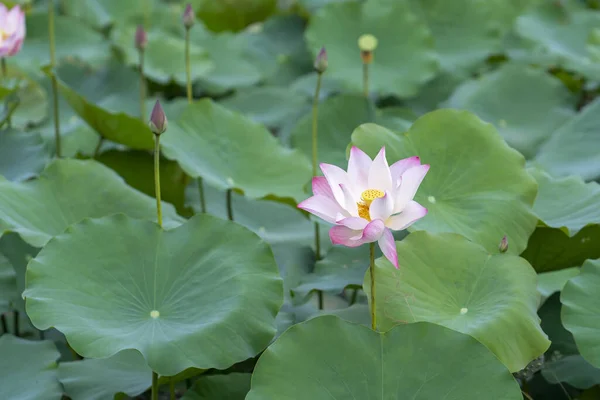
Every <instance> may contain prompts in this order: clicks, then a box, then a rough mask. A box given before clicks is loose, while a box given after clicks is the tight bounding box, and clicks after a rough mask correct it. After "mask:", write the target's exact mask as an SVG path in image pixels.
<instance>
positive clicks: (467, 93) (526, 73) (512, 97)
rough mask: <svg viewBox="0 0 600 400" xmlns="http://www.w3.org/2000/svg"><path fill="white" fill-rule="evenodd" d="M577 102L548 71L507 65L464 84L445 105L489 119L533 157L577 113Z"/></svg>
mask: <svg viewBox="0 0 600 400" xmlns="http://www.w3.org/2000/svg"><path fill="white" fill-rule="evenodd" d="M575 101H576V100H575V98H574V96H573V95H572V94H571V93H570V92H569V90H568V89H567V88H566V87H565V86H564V85H563V84H562V82H561V81H560V80H558V79H557V78H554V77H552V76H551V75H548V74H547V73H546V72H545V71H542V70H538V69H534V68H531V67H528V66H524V65H516V64H506V65H505V66H503V67H501V68H500V69H499V70H496V71H494V72H491V73H489V74H485V75H483V76H481V77H479V78H478V79H476V80H470V81H467V82H465V83H464V84H462V85H461V86H460V87H459V88H458V89H457V90H456V91H455V92H454V94H453V95H452V97H450V99H449V100H448V101H447V102H446V105H447V106H449V107H452V108H461V109H466V110H469V111H471V112H473V113H475V114H477V116H479V118H481V119H483V120H484V121H487V122H490V123H491V124H493V125H494V126H495V127H496V128H497V129H498V131H499V132H500V134H501V135H502V136H503V137H504V139H505V140H506V142H507V143H508V144H509V145H510V146H511V147H513V148H515V149H517V150H519V151H520V152H521V153H522V154H523V155H524V156H525V157H526V158H531V157H533V156H535V154H536V153H537V149H538V148H539V146H540V144H541V143H542V142H544V141H545V140H547V139H548V138H549V137H550V135H551V134H552V132H553V131H554V130H555V129H556V127H557V126H560V125H562V124H563V123H564V122H566V121H567V120H568V119H569V118H570V117H572V116H573V115H575Z"/></svg>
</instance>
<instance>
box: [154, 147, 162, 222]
mask: <svg viewBox="0 0 600 400" xmlns="http://www.w3.org/2000/svg"><path fill="white" fill-rule="evenodd" d="M154 192H155V196H156V214H157V218H158V225H159V226H160V227H161V228H162V226H163V224H162V204H161V202H160V135H154Z"/></svg>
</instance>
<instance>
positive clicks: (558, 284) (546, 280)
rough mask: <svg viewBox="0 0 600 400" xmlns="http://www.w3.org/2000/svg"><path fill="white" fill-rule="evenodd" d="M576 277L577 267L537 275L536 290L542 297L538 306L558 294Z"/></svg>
mask: <svg viewBox="0 0 600 400" xmlns="http://www.w3.org/2000/svg"><path fill="white" fill-rule="evenodd" d="M577 275H579V268H577V267H573V268H566V269H561V270H559V271H550V272H542V273H541V274H538V282H537V290H538V292H539V293H540V295H541V296H542V298H541V301H540V304H542V303H544V302H545V301H546V299H547V298H548V297H550V296H552V295H553V294H554V293H557V292H560V291H561V290H562V289H563V287H564V286H565V285H566V284H567V282H568V281H569V279H571V278H573V277H574V276H577Z"/></svg>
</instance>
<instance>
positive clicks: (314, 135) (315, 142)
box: [312, 72, 323, 309]
mask: <svg viewBox="0 0 600 400" xmlns="http://www.w3.org/2000/svg"><path fill="white" fill-rule="evenodd" d="M322 77H323V73H322V72H318V73H317V87H316V88H315V96H314V98H313V104H312V175H313V176H317V173H318V171H317V159H318V157H317V152H318V135H317V133H318V125H319V124H318V115H319V93H320V92H321V79H322ZM319 236H320V235H319V224H317V223H316V222H315V255H316V259H317V261H318V260H320V259H321V241H320V237H319ZM322 303H323V293H322V292H320V291H319V304H320V306H319V309H322V308H323V307H322Z"/></svg>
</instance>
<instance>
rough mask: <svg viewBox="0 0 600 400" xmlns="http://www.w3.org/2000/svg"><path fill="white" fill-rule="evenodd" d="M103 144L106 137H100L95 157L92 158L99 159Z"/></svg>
mask: <svg viewBox="0 0 600 400" xmlns="http://www.w3.org/2000/svg"><path fill="white" fill-rule="evenodd" d="M102 143H104V137H103V136H100V140H98V144H97V145H96V148H95V149H94V155H93V156H92V158H98V156H99V155H100V148H102Z"/></svg>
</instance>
